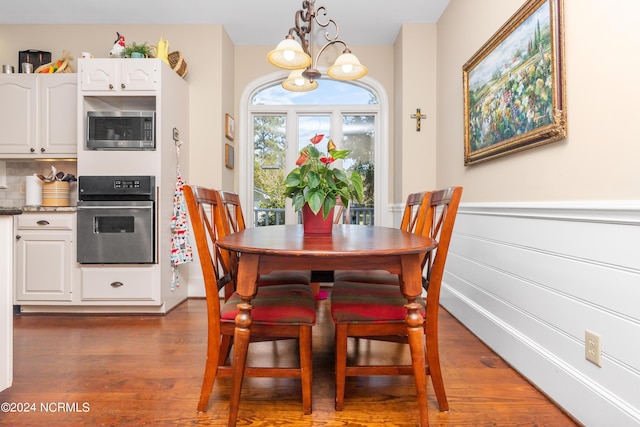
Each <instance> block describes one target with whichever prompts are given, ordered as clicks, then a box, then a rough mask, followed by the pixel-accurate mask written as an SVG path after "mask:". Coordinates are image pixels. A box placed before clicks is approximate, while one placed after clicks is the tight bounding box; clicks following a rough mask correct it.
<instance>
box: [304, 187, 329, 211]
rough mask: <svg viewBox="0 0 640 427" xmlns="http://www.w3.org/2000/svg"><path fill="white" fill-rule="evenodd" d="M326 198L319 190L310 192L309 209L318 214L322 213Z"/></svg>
mask: <svg viewBox="0 0 640 427" xmlns="http://www.w3.org/2000/svg"><path fill="white" fill-rule="evenodd" d="M324 198H325V194H324V193H323V192H322V191H318V190H311V191H309V197H308V202H309V207H310V208H311V210H312V211H313V213H316V214H317V213H318V212H320V209H322V204H323V203H324Z"/></svg>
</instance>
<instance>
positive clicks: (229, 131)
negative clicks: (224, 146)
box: [224, 114, 236, 141]
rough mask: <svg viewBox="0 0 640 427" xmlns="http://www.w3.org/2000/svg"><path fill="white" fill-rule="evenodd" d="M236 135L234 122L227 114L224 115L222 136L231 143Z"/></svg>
mask: <svg viewBox="0 0 640 427" xmlns="http://www.w3.org/2000/svg"><path fill="white" fill-rule="evenodd" d="M235 135H236V122H235V120H233V117H231V116H230V115H229V114H225V115H224V136H226V137H227V139H229V140H231V141H233V140H234V139H235Z"/></svg>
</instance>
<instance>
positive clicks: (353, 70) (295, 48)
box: [267, 0, 367, 92]
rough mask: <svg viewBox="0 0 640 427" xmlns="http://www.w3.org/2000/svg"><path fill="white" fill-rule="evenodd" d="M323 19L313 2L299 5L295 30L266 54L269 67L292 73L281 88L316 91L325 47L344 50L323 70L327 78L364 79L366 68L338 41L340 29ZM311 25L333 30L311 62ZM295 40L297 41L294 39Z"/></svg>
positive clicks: (342, 41)
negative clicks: (342, 48) (335, 46)
mask: <svg viewBox="0 0 640 427" xmlns="http://www.w3.org/2000/svg"><path fill="white" fill-rule="evenodd" d="M326 15H327V12H326V8H325V7H324V6H318V8H317V9H315V0H305V1H303V2H302V9H300V10H298V11H297V12H296V16H295V24H296V26H295V27H292V28H290V29H289V32H288V34H287V36H286V37H285V39H284V40H283V41H281V42H280V43H279V44H278V46H277V47H276V48H275V49H274V50H272V51H271V52H269V53H268V54H267V60H268V61H269V62H270V63H271V64H273V65H275V66H276V67H280V68H284V69H285V70H293V71H292V72H291V74H289V77H287V79H286V80H285V81H283V82H282V87H283V88H285V89H287V90H291V91H295V92H306V91H309V90H313V89H315V88H316V87H318V82H317V80H318V79H319V78H320V76H322V73H320V71H318V69H317V66H318V65H317V64H318V60H319V59H320V55H322V52H324V51H325V49H326V48H327V47H329V46H331V45H333V44H337V43H339V44H341V45H343V46H344V50H343V51H342V55H340V56H338V58H337V59H336V61H335V62H334V64H333V65H332V66H331V67H329V69H328V70H327V74H328V75H329V77H331V78H333V79H336V80H356V79H359V78H361V77H364V76H366V75H367V67H365V66H364V65H362V64H360V61H359V60H358V58H356V56H355V55H354V54H352V53H351V50H350V49H349V46H348V45H347V43H346V42H345V41H344V40H340V39H339V38H338V37H339V33H340V29H339V27H338V24H337V23H336V21H334V20H333V19H326ZM314 25H318V26H320V27H322V28H327V27H329V26H332V27H333V28H334V30H335V33H334V34H333V36H331V34H330V33H329V32H328V31H326V32H325V34H324V37H325V39H326V41H327V42H326V43H325V44H324V46H322V47H321V48H320V50H319V51H318V54H317V55H316V56H315V59H313V58H312V55H311V48H313V32H314ZM295 36H297V37H298V39H299V41H297V40H296V39H295Z"/></svg>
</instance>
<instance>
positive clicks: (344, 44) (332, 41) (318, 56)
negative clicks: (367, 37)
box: [311, 39, 349, 67]
mask: <svg viewBox="0 0 640 427" xmlns="http://www.w3.org/2000/svg"><path fill="white" fill-rule="evenodd" d="M336 43H340V44H342V45H343V46H344V48H345V49H346V50H349V45H347V43H346V42H345V41H343V40H337V39H334V40H329V42H327V44H325V45H324V46H322V47H321V48H320V50H319V51H318V54H317V55H316V58H315V60H314V61H313V63H312V64H311V66H312V67H313V66H314V65H315V66H316V67H317V66H318V61H319V60H320V55H322V52H324V50H325V49H326V48H328V47H329V46H331V45H333V44H336Z"/></svg>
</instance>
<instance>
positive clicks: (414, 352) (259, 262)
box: [216, 225, 437, 420]
mask: <svg viewBox="0 0 640 427" xmlns="http://www.w3.org/2000/svg"><path fill="white" fill-rule="evenodd" d="M216 244H217V245H218V246H219V247H221V248H223V249H227V250H230V251H235V252H238V253H239V254H240V262H239V263H238V272H237V276H236V277H237V280H236V290H237V292H238V294H239V295H240V297H241V298H242V300H243V302H242V303H240V304H238V308H239V309H240V312H239V314H238V316H237V317H236V329H235V333H234V346H233V363H234V371H233V380H232V388H231V393H232V394H235V395H236V397H237V398H238V399H237V400H236V401H239V396H240V390H241V387H242V380H243V373H244V367H245V364H246V358H247V351H248V346H249V340H250V337H251V308H252V307H251V299H252V298H253V296H254V295H255V294H256V292H257V286H256V283H257V278H258V275H259V274H265V273H269V272H271V271H273V270H362V269H374V270H387V271H389V272H390V273H393V274H400V275H401V277H402V280H401V281H400V287H401V291H402V293H403V295H404V296H405V297H406V298H407V306H406V307H407V317H406V322H407V331H408V336H409V345H410V348H411V359H412V365H413V371H414V376H415V381H416V391H417V394H418V402H421V404H420V406H421V408H420V412H421V418H423V419H424V420H426V407H427V391H426V383H427V381H426V367H425V349H424V345H423V335H424V334H423V329H422V328H423V318H422V315H421V314H420V312H419V305H418V304H417V303H415V300H416V298H418V297H419V296H420V295H421V294H422V259H423V258H424V256H425V254H426V253H427V252H429V251H431V250H433V249H435V248H436V247H437V242H436V241H435V240H433V239H431V238H428V237H423V236H419V235H416V234H413V233H408V232H405V231H401V230H399V229H397V228H389V227H377V226H364V225H334V226H333V230H332V233H331V234H326V235H325V234H305V233H304V231H303V229H302V225H275V226H268V227H256V228H248V229H246V230H244V231H240V232H238V233H232V234H229V235H227V236H225V237H223V238H222V239H220V240H218V241H217V243H216Z"/></svg>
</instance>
